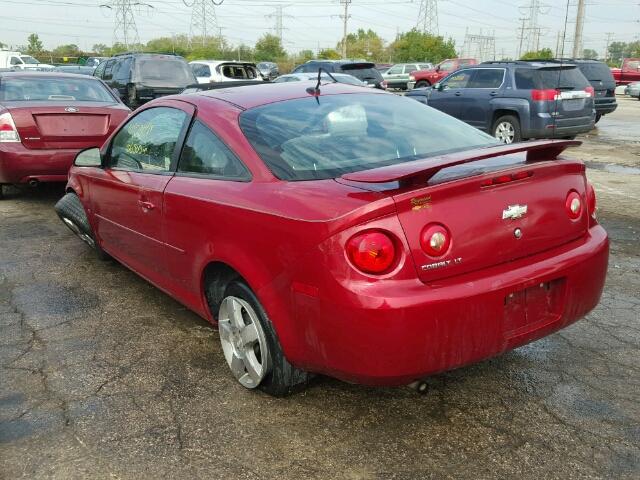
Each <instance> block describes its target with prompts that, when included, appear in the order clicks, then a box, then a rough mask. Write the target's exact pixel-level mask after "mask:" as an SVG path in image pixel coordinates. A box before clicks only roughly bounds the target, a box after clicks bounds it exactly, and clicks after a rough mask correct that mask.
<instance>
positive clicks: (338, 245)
mask: <svg viewBox="0 0 640 480" xmlns="http://www.w3.org/2000/svg"><path fill="white" fill-rule="evenodd" d="M307 88H308V86H307V84H305V83H303V82H289V83H284V84H270V85H266V84H262V85H251V86H241V87H234V88H223V89H215V90H211V91H209V92H207V93H202V94H191V95H181V96H175V97H172V98H171V99H157V100H154V101H153V102H150V103H149V104H147V105H145V106H143V107H142V108H140V109H138V110H137V111H136V112H135V113H134V114H133V116H132V117H131V118H130V119H129V120H128V121H127V122H126V123H125V124H124V125H122V126H121V127H120V128H119V129H118V131H117V132H115V134H114V135H112V137H111V138H110V139H109V140H108V141H107V142H106V143H105V145H104V146H103V147H102V148H101V149H100V150H98V149H95V148H94V149H89V150H85V151H84V152H82V153H80V154H79V155H78V156H77V158H76V161H75V166H74V167H73V168H72V169H71V172H70V176H69V182H68V185H67V191H68V192H69V193H68V194H67V195H65V197H63V198H62V199H61V200H60V202H59V203H58V204H57V206H56V209H57V211H58V214H59V215H60V217H61V218H62V220H63V221H64V222H65V224H67V225H69V226H70V228H71V229H72V230H74V231H76V232H79V233H80V235H81V237H82V238H83V239H84V240H85V241H86V242H87V243H89V244H90V245H93V246H94V248H95V249H96V251H97V252H98V253H99V254H100V255H102V256H103V257H104V256H105V255H107V254H108V255H111V256H112V257H114V258H116V259H117V260H118V261H120V262H122V263H123V264H125V265H126V266H128V267H129V268H131V269H132V270H133V271H135V272H137V273H138V274H140V275H142V276H143V277H144V278H145V279H147V280H148V281H150V282H152V283H153V284H155V285H157V286H158V287H160V288H161V289H162V290H163V291H164V292H167V293H168V294H170V295H171V296H173V297H174V298H176V299H177V300H178V301H180V302H182V303H183V304H184V305H186V306H187V307H188V308H190V309H192V310H194V311H195V312H197V313H198V314H199V315H201V316H202V317H204V318H206V319H207V320H209V321H210V322H217V325H218V329H219V334H220V341H221V345H222V352H223V354H224V357H225V359H226V362H227V363H228V366H229V368H230V370H231V373H232V374H233V375H234V376H235V378H236V379H237V380H238V381H239V383H240V384H241V385H243V386H245V387H247V388H256V387H259V388H261V389H262V390H264V391H266V392H268V393H270V394H274V395H283V394H286V393H289V392H291V391H292V390H294V389H296V388H300V387H301V386H304V385H305V384H306V383H307V381H308V380H309V378H310V376H311V374H313V373H318V374H326V375H330V376H333V377H337V378H340V379H343V380H347V381H350V382H359V383H364V384H369V385H402V384H407V383H409V382H412V381H414V380H416V379H422V378H424V377H425V376H426V375H429V374H433V373H436V372H442V371H445V370H449V369H452V368H457V367H461V366H463V365H467V364H470V363H474V362H478V361H480V360H482V359H485V358H489V357H492V356H495V355H499V354H501V353H504V352H505V351H508V350H510V349H512V348H515V347H518V346H520V345H523V344H525V343H528V342H531V341H533V340H536V339H538V338H541V337H544V336H545V335H549V334H550V333H552V332H555V331H556V330H559V329H561V328H563V327H566V326H567V325H569V324H571V323H573V322H575V321H576V320H578V319H579V318H581V317H582V316H584V315H585V314H586V313H588V312H589V311H590V310H591V309H592V308H593V307H594V306H595V305H596V304H597V303H598V299H599V298H600V295H601V292H602V288H603V285H604V281H605V275H606V271H607V260H608V240H607V234H606V232H605V231H604V229H603V228H602V227H601V226H600V225H599V224H598V222H597V221H596V218H595V195H594V191H593V187H592V186H591V185H590V184H589V183H588V182H587V179H586V177H585V167H584V164H583V163H582V162H581V161H577V160H571V159H569V158H562V159H560V158H558V155H559V154H560V153H561V152H562V151H563V150H564V149H565V148H567V147H569V146H573V145H578V144H579V142H575V141H548V140H547V141H538V142H531V143H526V144H525V143H522V144H518V145H501V144H499V143H498V142H496V140H495V139H494V138H492V137H490V136H489V135H487V134H485V133H483V132H481V131H479V130H477V129H475V128H472V127H470V126H468V125H465V124H464V123H462V122H460V121H458V120H456V119H454V118H452V117H450V116H448V115H444V114H442V113H441V112H438V111H437V110H434V109H432V108H429V107H426V106H424V105H421V104H420V103H418V102H415V101H411V100H408V99H406V98H403V97H401V96H399V95H393V94H387V93H385V92H382V91H380V90H377V89H373V88H370V89H362V88H359V87H354V86H351V85H345V84H341V83H331V84H327V85H322V87H321V88H320V91H319V92H316V93H314V94H313V95H310V94H309V92H308V91H307ZM434 132H435V134H434ZM185 133H186V134H185Z"/></svg>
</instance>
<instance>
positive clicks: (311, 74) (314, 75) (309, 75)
mask: <svg viewBox="0 0 640 480" xmlns="http://www.w3.org/2000/svg"><path fill="white" fill-rule="evenodd" d="M329 73H330V74H331V75H332V76H334V77H353V75H349V74H348V73H340V72H329ZM329 73H327V72H322V77H325V78H326V77H328V76H329ZM281 77H297V78H302V77H304V78H318V72H307V73H302V72H299V73H287V74H286V75H281ZM353 78H355V77H353Z"/></svg>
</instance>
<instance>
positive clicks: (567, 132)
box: [522, 111, 596, 138]
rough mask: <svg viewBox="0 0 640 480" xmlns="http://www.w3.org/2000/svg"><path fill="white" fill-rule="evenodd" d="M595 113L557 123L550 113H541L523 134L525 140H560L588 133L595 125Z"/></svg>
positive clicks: (564, 119) (563, 119) (559, 120)
mask: <svg viewBox="0 0 640 480" xmlns="http://www.w3.org/2000/svg"><path fill="white" fill-rule="evenodd" d="M595 121H596V115H595V111H594V112H593V113H592V114H591V115H588V116H584V117H575V118H562V119H558V120H557V121H556V122H555V123H554V120H553V118H552V117H551V116H550V115H549V114H548V113H539V114H538V116H535V117H533V118H532V119H531V124H530V125H529V128H528V129H527V130H524V131H523V132H522V136H523V137H524V138H558V137H568V136H573V135H578V134H580V133H587V132H590V131H591V130H593V127H594V125H595Z"/></svg>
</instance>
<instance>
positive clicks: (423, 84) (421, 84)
mask: <svg viewBox="0 0 640 480" xmlns="http://www.w3.org/2000/svg"><path fill="white" fill-rule="evenodd" d="M430 86H431V84H430V83H429V82H427V81H426V80H420V81H419V82H417V83H416V86H415V88H425V87H430Z"/></svg>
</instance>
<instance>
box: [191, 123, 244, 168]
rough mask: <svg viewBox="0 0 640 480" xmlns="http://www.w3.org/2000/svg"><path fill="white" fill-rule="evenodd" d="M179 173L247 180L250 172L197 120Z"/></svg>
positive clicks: (192, 128)
mask: <svg viewBox="0 0 640 480" xmlns="http://www.w3.org/2000/svg"><path fill="white" fill-rule="evenodd" d="M178 172H182V173H195V174H199V175H212V176H216V177H223V178H228V179H229V180H245V179H248V178H249V172H248V171H247V169H246V168H245V166H244V165H243V164H242V162H240V160H238V158H237V157H236V156H235V155H234V154H233V153H232V152H231V150H229V147H227V146H226V145H225V144H224V143H222V141H220V139H219V138H218V137H217V136H216V135H215V134H214V133H213V132H212V131H211V130H209V128H207V127H206V126H205V125H204V124H203V123H202V122H200V121H198V120H196V122H195V123H194V124H193V127H191V131H190V132H189V136H188V137H187V141H186V142H185V144H184V148H183V149H182V155H181V156H180V162H179V163H178Z"/></svg>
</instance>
